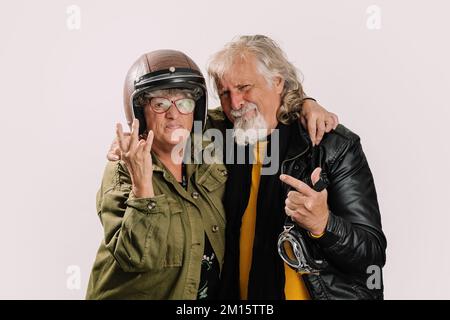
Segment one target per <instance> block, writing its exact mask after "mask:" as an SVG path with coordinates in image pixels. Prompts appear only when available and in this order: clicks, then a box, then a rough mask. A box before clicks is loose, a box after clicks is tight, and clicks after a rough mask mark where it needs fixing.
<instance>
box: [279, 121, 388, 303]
mask: <svg viewBox="0 0 450 320" xmlns="http://www.w3.org/2000/svg"><path fill="white" fill-rule="evenodd" d="M294 125H295V124H294ZM298 127H299V131H298V135H294V136H293V137H291V141H290V143H289V149H288V154H287V156H286V157H285V160H284V161H283V162H282V171H283V173H286V174H289V175H291V176H293V177H295V178H298V179H301V180H302V181H304V182H307V183H310V176H311V172H312V170H314V167H317V166H318V165H320V166H321V167H322V170H323V171H324V172H325V173H326V175H327V178H328V180H329V185H328V188H327V191H328V205H329V209H330V216H329V219H328V225H327V228H326V232H325V234H324V235H323V236H322V237H321V238H319V239H314V240H311V242H310V246H312V247H314V248H311V249H312V251H313V252H314V254H315V255H316V256H317V255H318V256H320V258H322V259H325V260H326V261H327V262H328V267H327V268H326V269H325V270H323V271H322V272H320V274H319V275H303V279H304V282H305V284H306V286H307V288H308V290H309V292H310V295H311V298H312V299H383V282H382V275H381V268H382V267H383V266H384V264H385V260H386V255H385V251H386V238H385V236H384V234H383V231H382V228H381V217H380V212H379V208H378V202H377V194H376V190H375V185H374V180H373V177H372V173H371V171H370V169H369V165H368V163H367V159H366V157H365V155H364V152H363V150H362V147H361V143H360V139H359V137H358V136H357V135H356V134H354V133H353V132H351V131H350V130H348V129H347V128H345V127H344V126H342V125H339V126H338V127H337V129H336V130H334V131H332V132H330V133H328V134H326V135H325V136H324V138H323V140H322V141H321V143H320V145H319V146H318V147H315V148H312V146H311V141H310V139H309V137H308V135H307V133H306V132H305V130H304V129H303V128H302V127H301V126H300V125H299V126H298ZM371 266H375V267H371ZM368 268H369V269H368ZM374 270H376V271H374ZM378 271H379V273H377V272H378ZM376 273H377V274H376ZM372 275H373V277H377V276H378V277H379V279H375V278H373V277H371V276H372ZM376 280H378V283H377V281H376ZM368 281H369V282H370V284H371V285H369V286H368V285H367V282H368ZM377 284H379V285H377ZM373 287H375V288H373Z"/></svg>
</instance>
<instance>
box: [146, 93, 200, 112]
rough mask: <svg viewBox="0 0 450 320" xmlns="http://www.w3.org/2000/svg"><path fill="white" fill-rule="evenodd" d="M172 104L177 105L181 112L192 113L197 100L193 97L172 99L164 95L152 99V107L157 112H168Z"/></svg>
mask: <svg viewBox="0 0 450 320" xmlns="http://www.w3.org/2000/svg"><path fill="white" fill-rule="evenodd" d="M172 105H175V107H176V108H177V109H178V111H179V112H180V113H182V114H190V113H192V112H193V111H194V109H195V100H194V99H191V98H181V99H177V100H170V99H167V98H163V97H155V98H152V99H151V100H150V107H151V108H152V110H153V111H155V112H156V113H164V112H167V111H168V110H169V109H170V107H171V106H172Z"/></svg>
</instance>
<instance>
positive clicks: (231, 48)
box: [208, 35, 305, 124]
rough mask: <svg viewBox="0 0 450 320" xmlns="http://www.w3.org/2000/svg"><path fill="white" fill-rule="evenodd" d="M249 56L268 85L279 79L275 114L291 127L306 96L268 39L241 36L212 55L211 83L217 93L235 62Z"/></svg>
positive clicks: (295, 74)
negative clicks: (281, 84)
mask: <svg viewBox="0 0 450 320" xmlns="http://www.w3.org/2000/svg"><path fill="white" fill-rule="evenodd" d="M248 54H252V55H253V56H254V57H255V58H256V61H257V68H258V71H259V72H260V73H261V75H263V76H264V77H265V79H266V81H267V83H268V84H269V85H270V86H271V85H272V82H273V79H274V78H275V77H281V78H282V79H283V81H284V88H283V92H282V93H281V101H282V105H281V106H280V108H279V110H278V112H277V119H278V121H280V122H281V123H284V124H290V123H292V122H293V121H294V120H296V119H298V118H299V116H300V112H301V107H302V102H303V98H304V97H305V93H304V91H303V87H302V84H301V82H300V80H299V78H298V72H297V69H296V68H295V66H294V65H293V64H292V63H291V62H289V61H288V59H287V57H286V54H285V53H284V52H283V50H282V49H281V48H280V47H279V45H278V44H277V43H276V42H275V41H274V40H272V39H270V38H269V37H267V36H263V35H253V36H240V37H238V38H237V39H236V40H234V41H232V42H229V43H228V44H226V45H225V47H224V48H223V49H222V50H220V51H219V52H217V53H216V54H215V55H213V57H212V58H211V60H210V63H209V66H208V75H209V77H210V79H211V80H212V81H213V82H214V84H215V89H216V91H217V84H218V83H219V81H220V80H221V79H223V77H224V76H225V74H226V73H227V72H228V71H229V70H230V69H231V68H232V66H233V63H234V61H235V59H236V58H241V59H246V58H247V56H248Z"/></svg>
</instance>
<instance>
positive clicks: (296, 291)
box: [239, 141, 310, 300]
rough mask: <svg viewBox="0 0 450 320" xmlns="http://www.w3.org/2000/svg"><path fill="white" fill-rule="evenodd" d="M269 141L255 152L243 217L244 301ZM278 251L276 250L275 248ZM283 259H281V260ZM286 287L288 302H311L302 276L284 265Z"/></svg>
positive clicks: (241, 261) (241, 273)
mask: <svg viewBox="0 0 450 320" xmlns="http://www.w3.org/2000/svg"><path fill="white" fill-rule="evenodd" d="M266 144H267V141H264V142H259V143H257V144H256V145H255V146H256V148H254V150H253V154H254V156H255V159H256V163H254V164H253V167H252V183H251V187H250V197H249V199H248V204H247V208H246V209H245V212H244V215H243V216H242V225H241V233H240V247H239V288H240V296H241V299H242V300H247V299H248V278H249V274H250V268H251V265H252V254H253V240H254V238H255V224H256V210H257V208H256V207H257V203H258V190H259V181H260V177H261V166H262V159H263V156H264V151H265V148H266ZM274 250H276V248H274ZM280 259H281V258H280ZM284 271H285V278H286V281H285V285H284V294H285V296H286V300H309V299H310V297H309V293H308V290H307V289H306V286H305V283H304V282H303V280H302V278H301V276H300V274H297V272H295V271H294V270H293V269H291V268H290V267H289V266H288V265H287V264H286V263H285V264H284Z"/></svg>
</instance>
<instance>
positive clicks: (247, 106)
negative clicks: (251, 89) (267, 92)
mask: <svg viewBox="0 0 450 320" xmlns="http://www.w3.org/2000/svg"><path fill="white" fill-rule="evenodd" d="M252 110H256V111H258V107H257V106H256V104H254V103H247V104H245V105H244V106H243V107H242V108H241V109H239V110H231V112H230V113H231V115H232V116H233V117H234V118H240V117H242V116H243V115H244V114H245V113H247V112H249V111H252Z"/></svg>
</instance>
